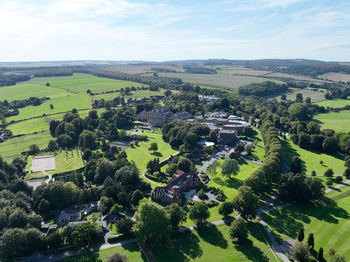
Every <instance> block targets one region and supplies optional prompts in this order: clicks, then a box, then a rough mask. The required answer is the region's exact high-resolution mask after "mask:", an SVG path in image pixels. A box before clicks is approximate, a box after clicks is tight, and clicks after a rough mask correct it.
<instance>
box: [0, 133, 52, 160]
mask: <svg viewBox="0 0 350 262" xmlns="http://www.w3.org/2000/svg"><path fill="white" fill-rule="evenodd" d="M51 139H53V138H52V137H51V135H50V133H49V132H43V133H38V134H31V135H24V136H20V137H15V138H10V139H9V140H6V141H5V142H4V143H1V146H0V155H1V156H2V157H3V158H8V159H11V158H14V157H16V156H20V155H21V152H23V151H27V150H28V149H29V146H30V145H32V144H37V145H38V146H39V148H40V149H44V148H46V147H47V144H48V143H49V141H50V140H51Z"/></svg>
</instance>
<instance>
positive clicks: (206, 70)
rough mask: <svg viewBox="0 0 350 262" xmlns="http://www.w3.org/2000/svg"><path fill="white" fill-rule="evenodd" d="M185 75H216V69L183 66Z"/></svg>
mask: <svg viewBox="0 0 350 262" xmlns="http://www.w3.org/2000/svg"><path fill="white" fill-rule="evenodd" d="M183 69H185V73H187V74H216V73H217V72H216V69H214V68H208V67H202V66H184V67H183Z"/></svg>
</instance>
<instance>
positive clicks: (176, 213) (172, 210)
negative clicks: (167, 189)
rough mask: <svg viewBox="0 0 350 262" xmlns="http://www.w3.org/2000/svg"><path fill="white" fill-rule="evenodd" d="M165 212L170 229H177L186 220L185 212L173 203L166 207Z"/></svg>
mask: <svg viewBox="0 0 350 262" xmlns="http://www.w3.org/2000/svg"><path fill="white" fill-rule="evenodd" d="M166 212H167V213H168V216H169V219H170V224H171V226H172V228H177V227H178V226H179V225H180V223H182V222H185V221H186V219H187V214H186V212H185V211H184V210H183V209H182V207H181V206H180V205H179V204H176V203H174V204H171V205H169V206H167V207H166Z"/></svg>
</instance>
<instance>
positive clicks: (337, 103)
mask: <svg viewBox="0 0 350 262" xmlns="http://www.w3.org/2000/svg"><path fill="white" fill-rule="evenodd" d="M316 104H317V105H319V106H324V107H326V108H327V107H333V108H341V107H344V106H346V105H350V99H335V100H325V101H322V102H318V103H316Z"/></svg>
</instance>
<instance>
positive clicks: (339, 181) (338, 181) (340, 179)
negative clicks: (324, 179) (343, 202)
mask: <svg viewBox="0 0 350 262" xmlns="http://www.w3.org/2000/svg"><path fill="white" fill-rule="evenodd" d="M342 181H343V178H342V177H341V176H337V177H336V178H335V182H337V183H338V184H339V183H341V182H342Z"/></svg>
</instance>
